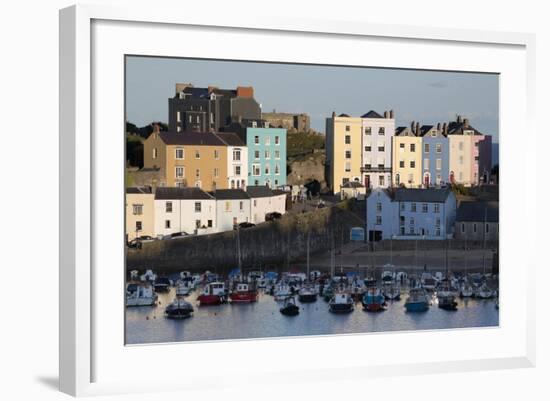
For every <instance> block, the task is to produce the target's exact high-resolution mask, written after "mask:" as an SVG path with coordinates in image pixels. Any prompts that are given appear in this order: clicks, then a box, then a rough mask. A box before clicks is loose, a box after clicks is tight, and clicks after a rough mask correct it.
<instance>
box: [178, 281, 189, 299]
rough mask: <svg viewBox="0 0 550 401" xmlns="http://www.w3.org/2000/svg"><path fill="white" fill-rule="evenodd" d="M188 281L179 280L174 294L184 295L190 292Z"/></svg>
mask: <svg viewBox="0 0 550 401" xmlns="http://www.w3.org/2000/svg"><path fill="white" fill-rule="evenodd" d="M189 283H190V282H189V281H186V280H180V281H179V282H178V285H177V286H176V296H178V297H186V296H188V295H189V293H190V292H191V285H190V284H189Z"/></svg>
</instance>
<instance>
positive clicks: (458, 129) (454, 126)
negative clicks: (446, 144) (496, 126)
mask: <svg viewBox="0 0 550 401" xmlns="http://www.w3.org/2000/svg"><path fill="white" fill-rule="evenodd" d="M464 130H467V131H474V135H483V133H482V132H479V131H478V130H477V129H475V128H474V127H472V126H471V125H469V124H468V125H465V124H464V122H461V123H459V122H457V121H451V122H449V125H448V128H447V132H448V134H449V135H463V134H464Z"/></svg>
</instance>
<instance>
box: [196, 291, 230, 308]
mask: <svg viewBox="0 0 550 401" xmlns="http://www.w3.org/2000/svg"><path fill="white" fill-rule="evenodd" d="M197 301H199V303H200V305H201V306H207V305H220V304H222V303H224V302H225V298H224V297H222V296H220V295H204V294H202V295H199V296H198V298H197Z"/></svg>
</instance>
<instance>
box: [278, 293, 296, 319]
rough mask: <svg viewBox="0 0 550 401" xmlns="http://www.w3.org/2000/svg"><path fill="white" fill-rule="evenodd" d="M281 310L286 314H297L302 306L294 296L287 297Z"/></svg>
mask: <svg viewBox="0 0 550 401" xmlns="http://www.w3.org/2000/svg"><path fill="white" fill-rule="evenodd" d="M279 311H280V312H281V313H282V314H283V315H285V316H296V315H298V314H299V313H300V308H299V307H298V305H296V300H295V299H294V297H287V298H285V303H284V306H283V307H282V308H281V309H279Z"/></svg>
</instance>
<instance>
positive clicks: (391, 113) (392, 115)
mask: <svg viewBox="0 0 550 401" xmlns="http://www.w3.org/2000/svg"><path fill="white" fill-rule="evenodd" d="M390 118H395V117H394V114H393V110H390Z"/></svg>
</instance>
